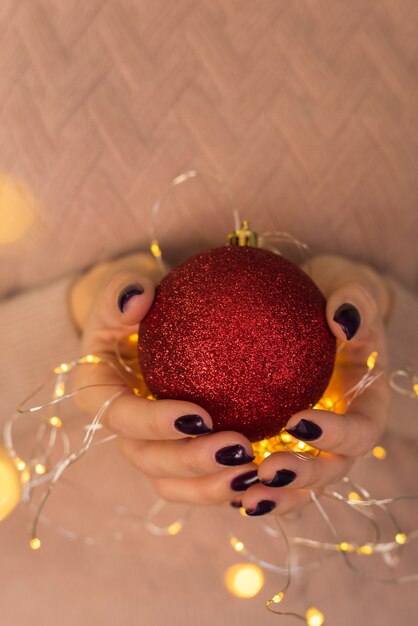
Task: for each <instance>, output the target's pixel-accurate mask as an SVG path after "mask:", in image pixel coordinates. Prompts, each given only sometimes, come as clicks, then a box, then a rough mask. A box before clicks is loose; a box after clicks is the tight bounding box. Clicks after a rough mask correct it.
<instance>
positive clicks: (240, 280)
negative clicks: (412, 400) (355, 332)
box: [138, 231, 336, 441]
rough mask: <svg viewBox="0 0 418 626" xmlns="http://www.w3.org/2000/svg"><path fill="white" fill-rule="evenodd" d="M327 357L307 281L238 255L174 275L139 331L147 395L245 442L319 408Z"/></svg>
mask: <svg viewBox="0 0 418 626" xmlns="http://www.w3.org/2000/svg"><path fill="white" fill-rule="evenodd" d="M237 232H242V231H237ZM335 351H336V342H335V337H334V336H333V334H332V333H331V331H330V329H329V326H328V324H327V320H326V317H325V298H324V297H323V295H322V293H321V292H320V291H319V289H318V288H317V287H316V285H315V284H314V283H313V282H312V280H311V279H310V278H309V276H307V275H306V274H305V273H304V272H303V271H302V270H301V269H299V268H298V267H297V266H296V265H295V264H294V263H291V262H290V261H288V260H287V259H285V258H283V257H282V256H279V255H277V254H274V253H273V252H270V251H268V250H265V249H263V248H257V247H250V246H242V245H238V246H237V245H227V246H225V247H222V248H215V249H212V250H208V251H206V252H202V253H201V254H198V255H197V256H195V257H193V258H191V259H188V260H187V261H185V262H184V263H182V264H181V265H179V266H178V267H176V268H174V269H172V270H171V271H170V272H169V273H168V274H167V275H166V276H165V277H164V278H163V280H162V281H161V283H160V284H159V285H158V286H157V289H156V296H155V300H154V302H153V304H152V306H151V308H150V310H149V312H148V314H147V316H146V317H145V319H144V320H143V321H142V323H141V325H140V328H139V341H138V355H139V364H140V367H141V371H142V373H143V376H144V379H145V382H146V384H147V386H148V387H149V389H150V390H151V391H152V393H153V394H154V395H155V396H156V397H157V398H171V399H173V400H189V401H191V402H195V403H197V404H199V405H200V406H202V407H204V408H205V409H206V410H207V411H208V412H209V414H210V415H211V417H212V419H213V423H214V430H215V431H220V430H233V431H238V432H241V433H242V434H244V435H245V436H246V437H248V439H250V441H258V440H260V439H266V438H269V437H271V436H273V435H276V434H278V432H279V431H280V429H281V428H282V427H283V426H284V425H285V424H286V422H287V420H288V419H289V417H290V416H291V415H293V414H294V413H296V412H298V411H301V410H302V409H306V408H308V407H311V406H313V405H314V404H316V402H318V400H319V399H320V398H321V396H322V394H323V392H324V391H325V388H326V387H327V385H328V382H329V379H330V377H331V374H332V370H333V367H334V361H335Z"/></svg>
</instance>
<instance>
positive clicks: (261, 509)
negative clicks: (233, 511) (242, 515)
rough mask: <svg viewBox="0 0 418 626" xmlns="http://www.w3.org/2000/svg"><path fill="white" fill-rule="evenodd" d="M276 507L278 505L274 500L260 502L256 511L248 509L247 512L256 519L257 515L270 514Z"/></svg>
mask: <svg viewBox="0 0 418 626" xmlns="http://www.w3.org/2000/svg"><path fill="white" fill-rule="evenodd" d="M275 507H276V503H275V502H273V500H260V502H258V503H257V506H256V507H255V509H247V510H246V511H245V512H246V514H247V515H250V516H252V517H255V516H256V515H265V514H266V513H270V511H272V510H273V509H274V508H275Z"/></svg>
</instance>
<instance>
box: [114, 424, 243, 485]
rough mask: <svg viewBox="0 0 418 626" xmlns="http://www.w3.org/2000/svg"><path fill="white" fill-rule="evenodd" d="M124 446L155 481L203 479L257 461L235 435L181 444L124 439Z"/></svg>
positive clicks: (135, 461) (225, 434) (140, 468)
mask: <svg viewBox="0 0 418 626" xmlns="http://www.w3.org/2000/svg"><path fill="white" fill-rule="evenodd" d="M120 446H121V449H122V453H123V454H124V455H125V457H126V458H127V459H128V460H129V461H130V462H131V463H132V464H133V465H134V466H135V467H136V468H137V469H139V470H141V471H142V472H143V473H144V474H146V475H147V476H151V477H153V478H168V477H177V478H187V477H194V476H202V475H207V474H213V473H215V472H219V471H221V470H224V469H225V466H237V465H240V466H241V465H245V464H248V463H251V461H252V460H254V457H253V455H252V452H251V444H250V442H249V441H248V439H246V438H245V437H244V436H243V435H240V434H239V433H234V432H221V433H214V434H211V435H206V436H205V437H196V438H193V439H192V438H190V437H188V438H187V439H182V440H179V441H137V440H134V439H122V440H121V441H120Z"/></svg>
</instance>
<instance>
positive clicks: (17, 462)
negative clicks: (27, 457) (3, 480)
mask: <svg viewBox="0 0 418 626" xmlns="http://www.w3.org/2000/svg"><path fill="white" fill-rule="evenodd" d="M14 461H15V465H16V467H17V469H18V470H19V472H23V470H24V469H25V467H26V463H25V461H24V460H23V459H19V457H16V458H15V460H14Z"/></svg>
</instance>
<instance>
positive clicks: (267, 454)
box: [263, 450, 271, 459]
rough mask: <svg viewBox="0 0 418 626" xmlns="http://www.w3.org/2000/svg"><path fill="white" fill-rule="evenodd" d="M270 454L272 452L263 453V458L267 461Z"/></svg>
mask: <svg viewBox="0 0 418 626" xmlns="http://www.w3.org/2000/svg"><path fill="white" fill-rule="evenodd" d="M270 454H271V452H269V451H268V450H266V452H264V453H263V457H264V458H265V459H266V458H267V457H268V456H270Z"/></svg>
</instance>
